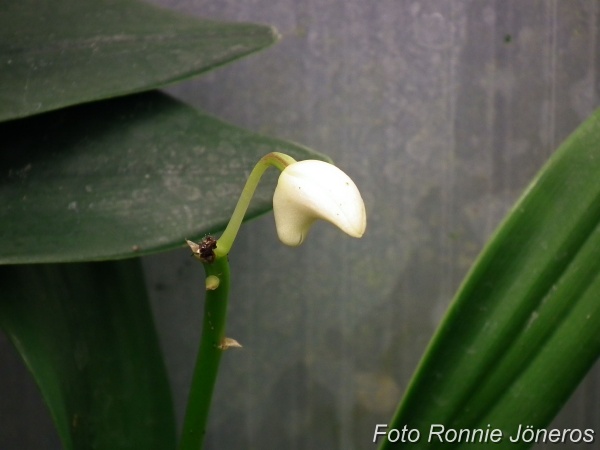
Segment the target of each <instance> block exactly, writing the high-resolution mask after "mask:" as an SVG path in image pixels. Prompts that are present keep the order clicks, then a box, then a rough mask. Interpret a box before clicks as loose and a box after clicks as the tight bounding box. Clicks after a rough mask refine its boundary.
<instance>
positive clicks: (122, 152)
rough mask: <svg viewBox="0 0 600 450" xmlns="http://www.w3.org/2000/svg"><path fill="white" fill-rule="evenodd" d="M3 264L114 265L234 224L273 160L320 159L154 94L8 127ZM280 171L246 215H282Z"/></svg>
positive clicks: (1, 131) (1, 192) (2, 174)
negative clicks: (250, 180)
mask: <svg viewBox="0 0 600 450" xmlns="http://www.w3.org/2000/svg"><path fill="white" fill-rule="evenodd" d="M0 136H2V138H3V141H4V144H3V154H2V159H1V161H0V204H1V205H2V208H0V222H1V223H2V227H1V229H0V248H2V251H1V254H0V264H1V263H3V264H10V263H30V262H65V261H87V260H106V259H116V258H125V257H132V256H138V255H142V254H147V253H151V252H157V251H162V250H167V249H173V248H177V247H181V246H183V245H184V239H185V238H190V239H192V238H198V237H200V236H202V235H204V234H205V233H209V232H215V231H219V230H221V229H223V228H224V226H225V225H226V223H227V221H228V219H229V216H230V215H231V212H232V211H233V208H234V206H235V202H236V201H237V198H238V196H239V194H240V193H241V190H242V187H243V185H244V183H245V181H246V177H247V175H248V173H249V171H250V170H251V169H252V167H254V164H255V163H256V162H257V161H258V160H259V159H260V157H262V156H263V155H264V154H266V153H268V152H271V151H281V152H285V153H289V154H290V155H292V156H294V157H295V158H297V159H307V158H317V159H322V158H323V157H322V156H319V155H316V154H315V153H313V152H310V151H308V150H306V149H305V148H303V147H301V146H298V145H295V144H291V143H289V142H285V141H282V140H278V139H273V138H267V137H263V136H259V135H256V134H253V133H250V132H247V131H244V130H241V129H239V128H236V127H234V126H231V125H228V124H226V123H224V122H221V121H219V120H217V119H214V118H212V117H209V116H207V115H204V114H202V113H199V112H197V111H196V110H194V109H192V108H190V107H188V106H186V105H184V104H182V103H180V102H178V101H175V100H173V99H171V98H169V97H168V96H166V95H163V94H160V93H156V92H149V93H145V94H138V95H134V96H127V97H122V98H119V99H113V100H108V101H104V102H96V103H91V104H87V105H80V106H77V107H72V108H67V109H63V110H59V111H54V112H51V113H46V114H42V115H37V116H34V117H30V118H27V119H22V120H17V121H11V122H5V123H1V124H0ZM275 172H276V171H273V172H272V173H271V174H270V177H271V183H269V182H268V181H267V183H262V186H261V187H260V188H259V190H258V192H257V198H256V199H255V201H254V202H253V204H252V206H251V207H250V210H249V213H248V216H249V217H252V216H256V215H257V214H260V213H262V212H265V211H268V210H269V209H270V208H271V206H272V195H273V186H272V185H271V186H269V184H273V182H274V178H273V177H274V176H276V173H275Z"/></svg>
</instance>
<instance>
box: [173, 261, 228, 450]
mask: <svg viewBox="0 0 600 450" xmlns="http://www.w3.org/2000/svg"><path fill="white" fill-rule="evenodd" d="M203 266H204V270H205V272H206V276H207V277H208V276H210V275H214V276H216V277H217V278H218V279H219V285H218V287H217V288H216V289H214V290H207V291H206V302H205V305H204V322H203V324H202V337H201V340H200V349H199V351H198V357H197V359H196V367H195V369H194V375H193V378H192V385H191V388H190V394H189V397H188V405H187V410H186V414H185V420H184V423H183V432H182V435H181V442H180V445H179V450H200V449H202V447H203V441H204V435H205V434H206V426H207V422H208V413H209V410H210V403H211V398H212V394H213V389H214V385H215V381H216V379H217V371H218V369H219V362H220V361H221V354H222V353H223V351H224V349H223V347H222V345H223V343H224V339H225V319H226V317H227V300H228V298H229V262H228V260H227V257H226V256H225V257H221V258H219V257H217V258H216V259H215V260H214V262H213V263H207V262H203Z"/></svg>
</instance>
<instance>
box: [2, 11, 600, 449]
mask: <svg viewBox="0 0 600 450" xmlns="http://www.w3.org/2000/svg"><path fill="white" fill-rule="evenodd" d="M154 2H155V3H157V4H162V5H163V6H166V7H168V8H171V9H174V10H178V11H181V12H184V13H187V14H192V15H198V16H203V17H208V18H213V19H221V20H228V21H250V22H259V23H265V24H271V25H273V26H275V27H276V28H277V29H278V30H279V32H280V33H281V37H282V38H281V42H280V43H279V44H277V45H276V46H274V47H271V48H269V49H267V50H266V51H264V52H262V53H259V54H256V55H253V56H250V57H249V58H246V59H244V60H242V61H238V62H237V63H235V64H233V65H230V66H227V67H224V68H221V69H219V70H217V71H215V72H212V73H210V74H208V75H206V76H204V77H202V78H199V79H195V80H193V81H189V82H186V83H183V84H180V85H177V86H174V87H172V88H170V89H169V92H171V93H172V94H174V95H175V96H177V97H178V98H181V99H183V100H185V101H187V102H188V103H190V104H192V105H194V106H196V107H197V108H199V109H202V110H204V111H207V112H209V113H211V114H213V115H216V116H219V117H221V118H223V119H225V120H228V121H230V122H232V123H234V124H236V125H239V126H241V127H244V128H247V129H250V130H253V131H257V132H261V133H267V134H271V135H275V136H278V137H281V138H286V139H289V140H293V141H297V142H299V143H302V144H305V145H307V146H309V147H312V148H314V149H315V150H318V151H321V152H324V153H327V154H329V155H330V156H331V157H332V158H333V159H334V161H335V162H336V164H337V165H338V166H340V167H341V168H342V169H343V170H344V171H346V172H347V173H348V174H349V175H350V176H351V177H352V178H353V179H354V180H355V182H356V184H357V185H358V186H359V188H360V189H361V191H362V194H363V198H364V200H365V203H366V206H367V212H368V228H367V233H366V235H365V237H364V238H363V239H362V240H354V239H351V238H349V237H346V236H345V235H342V234H341V233H340V232H338V231H337V230H335V229H333V227H331V226H329V225H326V224H318V225H317V226H315V228H314V229H313V230H312V232H311V235H310V237H309V239H308V240H307V242H306V243H305V244H304V245H303V247H301V248H298V249H289V248H286V247H284V246H282V245H281V244H280V243H279V242H278V241H277V238H276V235H275V228H274V223H273V217H272V215H271V214H268V215H266V216H263V217H262V218H259V219H257V220H254V221H253V222H250V223H248V224H247V225H246V226H245V227H243V229H242V232H241V234H240V235H239V237H238V240H237V241H236V244H235V246H234V249H233V252H232V254H231V261H232V271H233V280H232V282H233V292H232V298H231V302H230V318H229V322H228V335H229V336H231V337H233V338H235V339H237V340H239V341H240V342H241V343H242V344H243V345H244V348H243V349H242V350H239V351H230V352H227V353H226V354H225V357H224V359H223V364H222V370H221V377H220V379H219V383H218V386H217V390H216V395H215V399H214V407H213V416H212V421H211V428H210V430H209V435H208V445H207V448H208V449H274V448H288V449H292V450H293V449H317V448H318V449H343V450H353V449H369V448H375V446H374V444H372V443H371V440H372V436H373V431H374V427H375V424H377V423H387V422H389V420H390V418H391V415H392V414H393V412H394V410H395V407H396V404H397V402H398V400H399V399H400V397H401V395H402V393H403V391H404V389H405V387H406V385H407V383H408V380H409V379H410V376H411V374H412V372H413V370H414V369H415V366H416V364H417V363H418V361H419V358H420V356H421V354H422V352H423V350H424V349H425V346H426V344H427V342H428V340H429V339H430V337H431V335H432V333H433V331H434V329H435V327H436V325H437V324H438V323H439V321H440V319H441V317H442V315H443V313H444V311H445V309H446V308H447V306H448V304H449V302H450V300H451V298H452V296H453V294H454V292H455V290H456V289H457V287H458V285H459V283H460V281H461V279H462V277H463V276H464V275H465V273H466V271H467V270H468V268H469V266H470V264H471V263H472V262H473V260H474V258H475V257H476V255H477V254H478V252H479V251H480V250H481V248H482V246H483V245H484V243H485V241H486V239H487V238H488V237H489V236H490V234H491V233H492V231H493V230H494V228H495V227H496V225H497V224H498V223H499V221H500V220H501V218H502V217H503V215H504V213H505V212H506V211H507V210H508V208H509V207H510V205H511V204H512V202H513V201H514V200H515V199H516V198H517V197H518V196H519V194H520V193H521V192H522V190H523V189H524V187H525V186H526V185H527V183H528V181H529V180H530V179H531V178H532V177H533V175H534V174H535V173H536V171H537V170H538V169H539V168H540V167H541V166H542V164H543V163H544V161H545V160H546V159H547V158H548V157H549V156H550V155H551V154H552V152H553V151H554V149H555V148H556V147H557V145H558V144H559V143H560V142H561V141H562V140H563V139H564V138H565V137H566V136H567V135H568V134H569V133H570V132H571V131H572V130H573V129H574V128H575V127H576V126H577V125H578V124H579V123H580V122H581V121H583V120H584V119H585V118H586V117H587V116H588V115H589V114H590V113H591V112H592V111H593V109H595V108H596V107H597V106H598V103H599V101H598V100H599V88H600V70H599V69H600V59H599V57H598V48H599V43H600V36H599V25H600V3H599V2H597V1H592V0H581V1H575V0H571V1H569V2H559V1H558V0H545V1H541V0H540V1H534V0H527V1H523V0H512V1H507V0H502V1H499V0H498V1H439V0H438V1H403V0H377V1H365V0H346V1H329V0H154ZM144 266H145V269H146V273H147V281H148V286H149V288H150V292H151V296H152V306H153V309H154V312H155V315H156V320H157V325H158V328H159V332H160V337H161V341H162V345H163V349H164V352H165V356H166V360H167V364H168V370H169V375H170V377H171V382H172V386H173V392H174V395H175V401H176V407H177V413H178V419H179V420H181V419H182V416H183V409H184V403H185V398H186V393H187V389H188V385H189V382H190V379H191V371H192V367H193V361H194V357H195V351H196V347H197V344H198V338H199V333H200V323H201V309H202V296H203V292H202V283H203V271H202V267H201V265H200V264H198V263H196V262H195V261H194V260H193V259H192V258H190V257H189V252H188V251H185V250H182V251H180V252H173V253H169V254H163V255H158V256H153V257H150V258H147V259H145V260H144ZM0 354H1V355H2V356H1V358H2V362H0V364H2V366H4V367H3V369H2V374H3V376H5V377H9V378H12V380H8V381H7V383H2V386H4V387H3V389H7V387H6V386H7V385H8V386H13V387H12V388H11V389H12V390H14V389H15V388H14V386H15V385H17V386H19V384H20V385H21V387H20V388H18V389H20V390H19V392H20V394H19V396H18V401H16V400H15V401H14V402H13V403H10V402H9V403H8V404H7V403H6V402H0V408H11V410H12V412H13V414H14V412H15V411H17V412H18V413H19V414H21V416H20V417H19V416H18V415H17V416H16V417H15V416H14V415H13V416H12V420H15V423H19V421H20V420H22V418H23V417H27V418H28V420H33V421H34V422H35V423H37V422H39V425H38V426H37V430H36V431H35V432H34V433H33V434H32V433H31V429H30V428H28V429H20V428H19V427H18V426H17V425H15V424H0V449H2V450H4V449H37V448H39V449H46V448H48V449H55V448H58V444H57V440H56V437H55V436H54V435H53V431H52V426H51V424H50V423H49V421H48V418H47V414H46V412H45V410H44V409H43V406H41V402H40V400H39V396H38V394H37V392H36V391H35V389H34V388H33V387H32V385H31V382H30V381H29V380H28V379H27V377H26V374H25V371H24V369H23V368H22V366H21V365H20V364H19V363H18V361H17V359H16V357H15V356H14V352H12V350H11V349H10V348H9V346H8V344H7V343H6V341H5V340H4V339H3V338H2V339H1V340H0ZM1 395H2V396H6V397H15V398H17V397H16V396H15V395H12V396H11V395H8V394H7V393H3V394H1ZM599 404H600V367H599V366H598V364H597V365H596V367H595V369H594V370H593V371H592V372H591V373H590V375H589V376H588V377H587V379H586V380H585V381H584V382H583V384H582V385H581V386H580V388H579V390H578V391H577V393H576V394H575V396H574V397H573V398H572V399H571V401H570V402H569V403H568V405H567V407H566V408H565V409H564V411H563V412H562V413H561V414H560V416H559V417H558V418H557V419H556V422H555V426H557V427H561V428H562V427H566V428H594V429H595V430H596V433H597V434H598V433H599V432H600V408H598V405H599ZM0 417H11V416H7V415H6V414H2V410H1V409H0ZM597 439H598V438H597ZM17 443H19V444H17ZM536 448H537V449H544V448H548V449H550V448H552V449H558V448H569V447H567V446H563V447H561V445H560V444H554V445H548V446H547V447H544V446H542V445H540V446H538V447H536ZM570 448H574V447H573V446H572V447H570Z"/></svg>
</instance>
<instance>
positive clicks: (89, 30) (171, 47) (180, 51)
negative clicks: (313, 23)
mask: <svg viewBox="0 0 600 450" xmlns="http://www.w3.org/2000/svg"><path fill="white" fill-rule="evenodd" d="M276 39H277V35H276V33H275V31H274V30H273V29H272V28H270V27H267V26H262V25H253V24H232V23H218V22H213V21H207V20H200V19H197V18H193V17H189V16H183V15H181V14H176V13H174V12H172V11H168V10H163V9H159V8H158V7H155V6H152V5H148V4H145V3H142V2H137V1H135V0H60V1H51V2H48V1H42V2H40V1H37V0H4V1H3V2H2V6H1V7H0V121H2V120H8V119H12V118H19V117H25V116H28V115H31V114H37V113H40V112H44V111H49V110H53V109H57V108H62V107H65V106H68V105H74V104H79V103H83V102H89V101H92V100H99V99H106V98H110V97H115V96H118V95H124V94H129V93H133V92H140V91H143V90H149V89H153V88H156V87H158V86H162V85H164V84H167V83H172V82H175V81H178V80H181V79H184V78H187V77H190V76H193V75H196V74H198V73H200V72H204V71H206V70H209V69H213V68H215V67H217V66H220V65H222V64H225V63H228V62H230V61H232V60H235V59H237V58H240V57H242V56H244V55H247V54H249V53H252V52H255V51H257V50H260V49H262V48H264V47H266V46H268V45H270V44H272V43H273V42H275V40H276Z"/></svg>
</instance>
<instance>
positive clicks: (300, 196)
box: [273, 160, 367, 246]
mask: <svg viewBox="0 0 600 450" xmlns="http://www.w3.org/2000/svg"><path fill="white" fill-rule="evenodd" d="M273 212H274V215H275V224H276V227H277V234H278V235H279V239H280V240H281V241H282V242H283V243H284V244H286V245H291V246H297V245H300V244H301V243H302V242H303V241H304V239H305V238H306V235H307V234H308V231H309V229H310V226H311V225H312V224H313V222H314V221H315V220H317V219H323V220H326V221H328V222H331V223H333V224H334V225H337V226H338V227H339V228H340V229H341V230H342V231H344V232H346V233H347V234H349V235H350V236H353V237H361V236H362V235H363V234H364V232H365V228H366V226H367V216H366V213H365V205H364V202H363V200H362V197H361V196H360V192H359V191H358V188H357V187H356V185H355V184H354V182H353V181H352V180H351V179H350V177H349V176H348V175H346V174H345V173H344V172H342V171H341V170H340V169H338V168H337V167H336V166H334V165H332V164H329V163H326V162H323V161H316V160H306V161H299V162H297V163H293V164H290V165H289V166H287V167H286V168H285V169H284V170H283V172H281V175H280V176H279V181H278V183H277V188H276V189H275V195H274V196H273Z"/></svg>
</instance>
